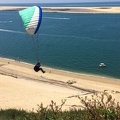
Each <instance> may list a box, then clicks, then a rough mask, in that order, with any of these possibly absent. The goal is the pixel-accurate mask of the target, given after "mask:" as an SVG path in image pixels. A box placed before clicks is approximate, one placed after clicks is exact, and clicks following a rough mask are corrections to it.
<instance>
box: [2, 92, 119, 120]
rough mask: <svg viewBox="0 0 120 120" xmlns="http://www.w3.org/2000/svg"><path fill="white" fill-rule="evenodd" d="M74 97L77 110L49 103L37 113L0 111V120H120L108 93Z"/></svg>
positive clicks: (13, 110) (114, 103) (117, 105)
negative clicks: (88, 96) (78, 101)
mask: <svg viewBox="0 0 120 120" xmlns="http://www.w3.org/2000/svg"><path fill="white" fill-rule="evenodd" d="M76 97H77V98H78V99H79V100H80V105H79V108H72V109H69V110H68V111H62V107H63V106H64V105H65V102H66V100H63V101H62V103H61V105H60V106H58V105H57V104H56V103H55V102H53V101H51V104H50V105H49V106H47V107H43V104H41V105H40V106H39V108H38V110H37V112H33V111H30V112H27V111H24V110H16V109H8V110H0V120H120V104H119V102H117V101H115V99H114V98H113V97H112V95H110V94H109V93H108V92H106V91H104V92H100V93H95V94H94V95H92V97H91V98H87V97H85V98H82V97H80V96H76Z"/></svg>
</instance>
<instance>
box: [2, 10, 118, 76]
mask: <svg viewBox="0 0 120 120" xmlns="http://www.w3.org/2000/svg"><path fill="white" fill-rule="evenodd" d="M0 16H1V17H0V56H1V57H7V58H12V59H19V60H21V61H24V62H28V63H33V64H35V63H36V54H38V53H36V52H35V49H34V45H33V41H32V37H31V36H29V35H27V34H26V32H25V30H24V28H23V25H22V22H21V19H20V17H19V15H18V12H17V11H0ZM37 39H38V40H39V56H40V61H41V63H42V65H44V66H48V67H54V68H58V69H64V70H69V71H74V72H83V73H90V74H98V75H103V76H111V77H116V78H120V14H72V13H71V14H66V13H43V20H42V24H41V27H40V30H39V33H38V34H37V36H36V37H35V40H37ZM101 62H104V63H105V64H106V65H107V67H106V68H104V69H101V68H99V67H98V65H99V63H101Z"/></svg>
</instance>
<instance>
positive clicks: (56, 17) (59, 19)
mask: <svg viewBox="0 0 120 120" xmlns="http://www.w3.org/2000/svg"><path fill="white" fill-rule="evenodd" d="M43 18H45V19H58V20H70V18H59V17H43Z"/></svg>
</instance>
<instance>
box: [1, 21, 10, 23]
mask: <svg viewBox="0 0 120 120" xmlns="http://www.w3.org/2000/svg"><path fill="white" fill-rule="evenodd" d="M0 23H12V21H0Z"/></svg>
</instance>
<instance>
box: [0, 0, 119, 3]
mask: <svg viewBox="0 0 120 120" xmlns="http://www.w3.org/2000/svg"><path fill="white" fill-rule="evenodd" d="M105 1H107V2H109V1H113V2H114V1H120V0H0V3H60V2H63V3H65V2H105Z"/></svg>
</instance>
